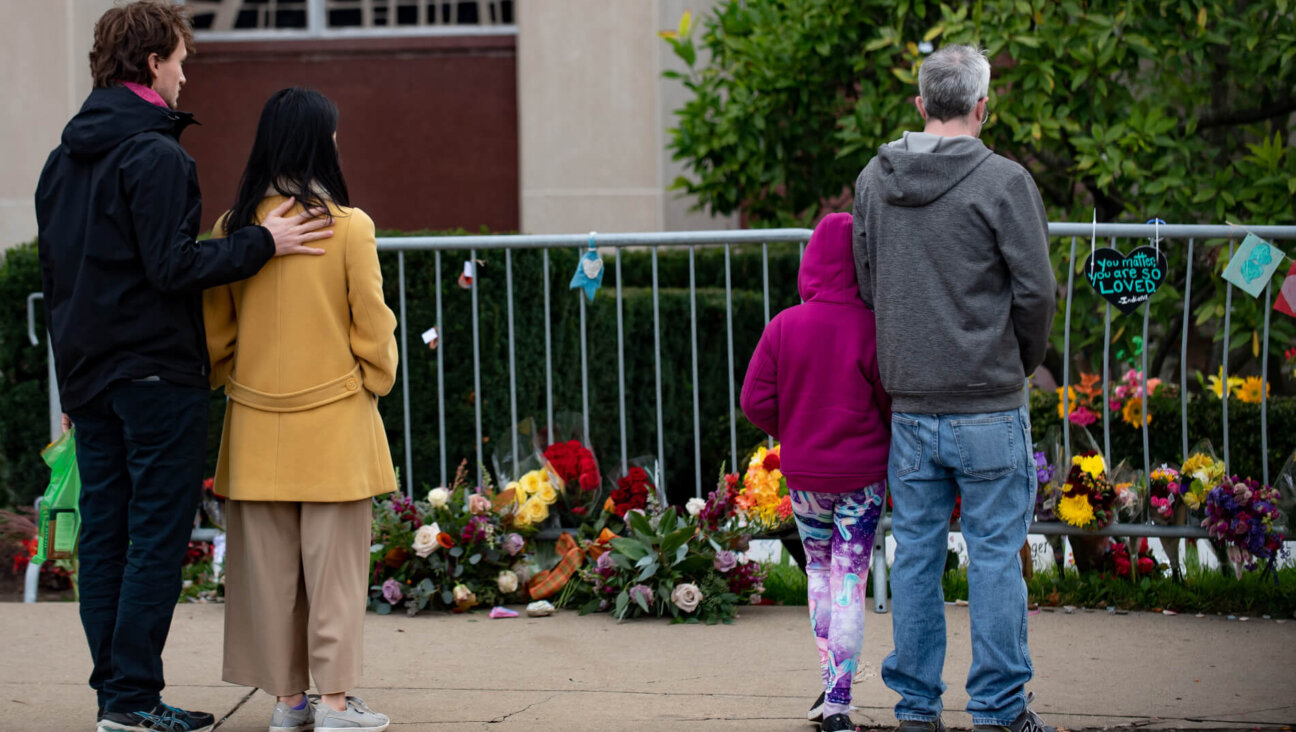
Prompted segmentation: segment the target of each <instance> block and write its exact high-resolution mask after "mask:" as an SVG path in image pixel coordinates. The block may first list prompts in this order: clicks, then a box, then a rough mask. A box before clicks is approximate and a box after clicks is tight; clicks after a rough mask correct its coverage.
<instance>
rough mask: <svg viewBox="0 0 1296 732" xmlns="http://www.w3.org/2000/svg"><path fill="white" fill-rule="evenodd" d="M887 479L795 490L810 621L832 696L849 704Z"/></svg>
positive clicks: (835, 701)
mask: <svg viewBox="0 0 1296 732" xmlns="http://www.w3.org/2000/svg"><path fill="white" fill-rule="evenodd" d="M885 491H886V484H885V483H883V482H879V483H874V484H873V485H870V486H868V487H866V488H861V489H859V490H857V491H855V492H853V493H816V492H811V491H796V490H794V491H792V510H793V511H794V512H795V514H796V523H797V530H798V531H799V532H800V534H801V543H802V544H803V545H804V546H805V552H806V575H807V576H808V577H809V600H810V622H811V625H812V626H813V628H814V634H815V643H816V644H817V645H818V646H819V666H820V672H821V674H822V675H823V683H824V692H825V697H826V701H827V702H828V703H829V704H834V705H849V704H850V699H851V681H852V679H853V678H854V675H855V672H856V671H857V670H858V669H859V655H860V648H861V647H862V646H863V644H864V588H865V580H867V579H868V570H869V558H870V557H871V556H872V554H873V535H874V533H875V532H876V531H877V525H878V518H879V517H880V516H881V514H882V501H883V498H884V496H885Z"/></svg>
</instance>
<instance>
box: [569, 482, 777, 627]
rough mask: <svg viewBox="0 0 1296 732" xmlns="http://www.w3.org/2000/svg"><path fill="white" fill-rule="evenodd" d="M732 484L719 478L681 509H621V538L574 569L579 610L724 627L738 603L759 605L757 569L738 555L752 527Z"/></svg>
mask: <svg viewBox="0 0 1296 732" xmlns="http://www.w3.org/2000/svg"><path fill="white" fill-rule="evenodd" d="M738 482H739V481H738V476H737V475H736V474H731V475H726V476H722V477H721V479H720V483H719V485H718V486H717V488H716V489H715V490H714V491H712V492H711V493H710V494H709V495H708V496H707V498H705V499H701V498H694V499H691V500H690V501H689V506H688V507H687V508H686V509H685V510H684V511H683V512H680V511H678V510H677V509H676V508H675V507H673V506H672V507H667V508H666V509H665V510H664V511H662V512H660V513H645V512H644V511H642V510H638V509H630V510H629V511H627V512H626V515H625V516H626V521H625V534H626V536H624V537H614V538H612V539H611V540H610V541H609V542H608V550H607V551H604V552H601V553H599V554H598V555H597V558H596V560H595V561H594V562H593V563H591V564H587V565H586V566H585V567H584V568H583V569H582V570H581V572H580V578H579V579H580V588H581V593H582V600H583V601H584V604H583V605H582V606H581V608H580V611H581V613H582V614H583V613H588V612H595V611H612V612H613V613H615V614H616V617H617V619H618V620H620V619H624V618H628V617H639V616H649V617H670V618H672V620H673V621H674V622H688V623H693V622H702V623H707V624H713V623H730V622H733V619H734V618H735V617H736V616H737V607H738V606H739V605H742V604H746V603H756V602H759V601H760V593H762V592H764V585H763V582H764V572H763V570H762V568H761V566H760V564H759V563H757V562H754V561H750V560H748V558H747V557H746V555H745V554H744V552H745V551H746V549H747V546H748V543H749V541H750V538H751V532H752V531H753V530H755V528H756V527H755V526H754V525H751V524H748V523H747V522H745V521H744V520H743V519H742V517H741V516H740V515H739V513H738V510H737V505H736V503H735V498H736V497H737V494H738ZM589 548H594V546H593V545H590V547H589Z"/></svg>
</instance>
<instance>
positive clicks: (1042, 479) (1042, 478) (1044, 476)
mask: <svg viewBox="0 0 1296 732" xmlns="http://www.w3.org/2000/svg"><path fill="white" fill-rule="evenodd" d="M1035 479H1036V481H1038V482H1039V484H1040V485H1044V484H1045V483H1048V482H1049V481H1051V480H1053V466H1052V465H1050V464H1049V461H1048V458H1047V457H1046V456H1045V455H1044V453H1043V452H1036V453H1035Z"/></svg>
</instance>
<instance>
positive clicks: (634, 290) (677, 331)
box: [0, 244, 1296, 505]
mask: <svg viewBox="0 0 1296 732" xmlns="http://www.w3.org/2000/svg"><path fill="white" fill-rule="evenodd" d="M769 253H770V261H769V277H770V294H771V303H770V308H769V311H770V314H771V315H773V314H775V313H777V312H778V311H779V310H781V309H783V308H785V307H788V306H790V305H792V304H795V303H796V302H797V295H796V270H797V262H798V248H797V246H796V245H795V244H772V245H770V247H769ZM576 256H577V252H576V251H575V250H551V251H550V273H549V274H550V278H549V279H550V288H551V289H550V293H551V298H552V299H551V308H552V309H551V323H552V339H553V365H554V412H555V413H556V414H559V413H564V412H577V413H578V412H580V411H581V368H580V338H579V333H580V325H579V312H578V300H577V293H576V292H573V291H571V290H568V289H567V283H568V281H569V280H570V278H571V273H572V271H574V269H575V266H576ZM434 258H435V255H434V254H432V253H430V252H417V253H413V252H412V253H407V254H406V257H405V269H406V278H407V279H406V285H407V292H406V303H407V310H408V315H407V317H408V321H409V322H408V338H409V343H408V347H409V363H408V364H407V365H408V367H409V377H410V392H411V395H412V400H411V415H410V417H411V423H412V434H413V446H412V448H413V451H414V454H413V458H414V478H415V482H416V483H417V484H419V485H423V484H430V483H435V482H437V481H438V479H439V473H440V465H439V462H440V461H439V445H438V443H437V398H436V394H437V388H436V355H435V353H434V352H432V351H430V350H428V349H427V348H426V346H424V345H423V343H422V341H421V340H420V339H419V334H420V333H421V332H422V331H423V330H425V329H426V328H428V327H430V326H432V325H434V324H436V325H440V326H441V329H442V345H441V348H442V349H443V357H444V360H445V384H446V406H445V408H446V442H447V444H446V455H447V459H448V461H449V462H450V465H449V466H447V471H448V472H449V473H450V474H451V475H452V474H453V471H454V467H455V465H456V464H457V463H458V461H459V460H460V459H461V458H465V457H466V458H468V459H469V460H472V459H473V456H474V454H475V444H474V443H475V439H476V438H475V435H474V426H473V421H474V398H475V395H474V392H473V360H472V310H471V293H470V292H468V291H465V290H462V289H460V288H459V287H458V286H457V285H456V284H455V281H456V279H457V278H458V275H459V273H460V271H462V268H463V260H464V259H466V258H467V254H466V253H452V252H446V253H443V254H442V255H441V275H442V276H441V286H442V304H443V317H442V319H441V323H437V318H436V303H435V292H436V290H435V287H436V281H435V270H434ZM478 258H479V259H481V260H483V261H484V262H485V263H486V264H485V266H484V267H482V268H480V269H479V281H478V287H479V290H478V301H479V325H480V332H479V339H480V344H481V346H480V347H481V395H482V433H483V440H484V443H485V444H484V445H483V454H484V457H485V459H486V461H487V464H488V465H489V464H490V460H491V456H492V455H493V454H494V452H495V451H496V450H500V451H501V452H507V451H508V450H510V449H511V437H510V434H511V432H510V428H511V424H510V422H511V420H510V415H509V373H508V338H507V309H506V303H505V299H504V296H503V295H504V292H505V266H504V254H503V252H500V251H481V252H478ZM512 259H513V283H514V308H515V313H514V323H515V328H516V332H517V334H518V338H517V344H516V347H517V354H516V357H517V365H518V369H517V394H518V416H519V418H520V419H525V418H527V417H534V418H536V420H537V421H538V422H542V421H543V420H544V418H545V406H546V405H545V361H544V321H543V313H544V310H543V278H542V276H541V273H542V263H541V261H542V255H541V253H540V252H538V251H522V252H514V254H513V256H512ZM695 264H696V284H697V287H698V292H697V317H698V382H699V394H700V402H701V404H700V414H701V433H702V449H701V466H702V480H703V484H704V487H706V486H707V485H708V484H709V483H710V481H711V480H713V478H714V476H715V474H716V471H717V470H718V469H719V467H720V465H721V463H722V462H727V461H729V460H730V457H729V453H730V441H729V417H728V415H729V391H728V381H727V379H726V370H727V368H728V356H727V343H726V338H725V294H724V279H725V277H724V249H723V248H722V247H699V248H698V249H697V250H696V259H695ZM382 266H383V275H384V280H385V291H386V297H387V302H388V303H389V304H390V305H391V307H392V309H393V310H398V308H399V302H400V301H399V291H398V278H397V257H396V255H394V254H384V255H382ZM651 266H652V265H651V257H650V254H649V252H648V251H646V250H634V251H625V252H623V253H622V274H623V276H624V281H625V289H624V293H623V294H624V313H623V318H624V333H625V379H626V423H627V435H626V441H627V447H628V452H629V455H630V457H635V456H639V455H653V454H655V453H656V450H657V429H656V406H655V405H656V401H655V383H654V369H653V329H652V317H653V316H652V297H651V289H650V286H651V283H652V270H651ZM607 267H608V271H607V274H606V275H605V278H604V286H603V289H602V290H601V291H600V292H599V294H598V296H597V297H596V298H595V301H594V303H593V304H592V305H590V306H588V307H587V309H586V315H587V334H588V339H587V340H588V359H589V361H588V362H589V395H590V405H591V409H590V411H591V415H590V429H591V433H592V434H591V438H592V440H593V443H594V447H595V451H596V453H597V454H598V456H599V458H600V461H601V463H602V465H603V466H604V470H605V472H608V471H609V470H610V469H612V468H613V467H614V466H615V465H616V463H617V462H618V461H619V458H620V427H619V418H618V403H617V402H618V400H617V395H618V390H617V338H616V333H617V330H616V306H615V305H616V300H615V296H614V293H615V283H616V272H615V262H614V260H613V259H612V258H611V257H608V258H607ZM658 273H659V283H660V287H661V291H660V298H659V312H660V322H661V358H662V400H663V405H662V408H663V423H664V426H665V429H664V432H665V435H664V441H665V451H666V455H667V463H668V464H667V465H666V479H667V486H668V489H669V493H670V498H671V500H672V501H674V502H682V501H683V500H684V499H686V498H687V497H690V496H692V495H693V490H694V466H695V460H694V449H693V392H692V358H691V346H690V337H691V336H690V328H689V293H688V284H689V276H688V251H687V250H681V249H676V250H665V249H663V250H661V252H660V255H659V261H658ZM731 278H732V283H733V328H734V360H735V363H734V372H735V373H734V380H735V393H736V392H737V390H738V388H739V387H740V385H741V380H742V375H743V373H744V371H745V368H746V364H747V360H748V358H749V357H750V355H751V351H752V349H753V348H754V347H755V344H756V340H757V339H758V338H759V337H760V333H761V330H762V326H763V324H764V322H765V315H764V311H765V308H764V305H763V299H762V298H763V296H762V267H761V247H759V246H745V247H737V246H735V247H734V248H733V249H732V252H731ZM39 289H40V275H39V268H38V264H37V258H36V251H35V247H34V246H33V245H30V244H28V245H23V246H20V247H15V248H13V249H10V250H8V251H7V252H5V254H4V258H3V261H2V262H0V414H3V415H4V416H3V417H2V418H0V505H4V504H22V503H29V502H30V501H31V500H32V499H33V498H34V497H35V496H36V495H38V494H39V493H40V492H41V491H42V490H43V489H44V486H45V482H46V480H47V477H48V476H47V471H46V470H45V467H44V465H43V464H42V463H41V461H40V457H39V450H40V448H41V447H43V446H44V445H45V444H46V442H48V434H47V430H48V422H47V408H46V362H45V345H44V342H43V341H42V343H41V345H39V346H34V347H33V346H31V345H30V344H29V343H28V341H27V335H26V313H25V310H24V308H25V303H26V297H27V294H28V293H29V292H34V291H37V290H39ZM401 388H402V387H401V382H400V381H399V380H398V381H397V384H396V388H395V390H394V391H393V392H392V394H391V395H390V396H389V397H388V398H386V399H384V400H383V401H382V402H381V409H382V412H383V417H384V420H385V423H386V425H387V430H388V435H389V437H390V440H391V444H392V452H393V459H394V460H395V461H396V464H397V465H399V466H403V465H404V450H405V446H404V444H403V443H404V431H403V417H402V414H401V404H402V402H401ZM735 396H736V394H735ZM223 409H224V399H223V396H222V395H221V394H219V393H213V397H212V415H211V419H212V422H211V425H212V432H211V436H210V443H211V447H212V449H211V450H210V451H209V455H210V459H212V460H213V461H214V457H215V445H216V442H217V440H218V439H219V430H220V424H221V423H220V420H221V415H222V410H223ZM1056 409H1057V407H1056V397H1055V396H1054V395H1052V394H1036V396H1035V397H1033V406H1032V413H1033V415H1034V419H1035V427H1036V432H1037V434H1043V430H1045V429H1047V427H1048V426H1049V425H1050V424H1057V423H1058V418H1057V413H1056ZM1177 410H1178V402H1177V401H1176V402H1173V403H1172V404H1170V405H1169V406H1166V405H1163V404H1159V403H1158V400H1157V399H1154V400H1153V405H1152V413H1153V426H1154V429H1153V430H1152V432H1151V437H1152V445H1153V449H1152V459H1153V460H1154V461H1156V462H1160V461H1163V460H1164V461H1169V462H1174V461H1176V460H1177V459H1178V454H1179V451H1180V443H1179V417H1178V411H1177ZM1189 417H1190V423H1189V429H1190V431H1191V434H1192V435H1194V439H1195V438H1197V437H1210V438H1211V439H1212V440H1213V441H1214V443H1215V445H1216V449H1217V450H1219V449H1222V439H1221V436H1220V432H1221V428H1220V413H1219V402H1218V400H1214V399H1210V398H1207V399H1194V400H1192V401H1191V402H1190V412H1189ZM1230 424H1231V429H1230V447H1231V453H1232V457H1233V461H1234V465H1235V466H1236V468H1237V469H1238V471H1239V472H1242V473H1246V474H1250V475H1254V476H1256V477H1258V476H1259V475H1260V471H1259V469H1258V467H1259V466H1258V456H1259V410H1258V408H1257V407H1255V406H1254V405H1245V404H1241V403H1240V402H1237V401H1234V402H1232V403H1231V405H1230ZM1163 426H1164V427H1163ZM1093 431H1094V434H1095V436H1096V437H1097V439H1098V440H1100V441H1101V439H1102V436H1101V427H1100V426H1098V427H1096V428H1095V429H1094V430H1093ZM1269 435H1270V442H1271V444H1270V457H1271V461H1273V462H1271V465H1270V475H1271V476H1272V475H1273V474H1274V473H1275V472H1276V471H1277V469H1278V468H1280V467H1281V460H1282V458H1283V456H1285V455H1286V454H1289V452H1290V451H1291V450H1292V449H1293V447H1296V445H1294V444H1293V442H1296V405H1294V403H1293V400H1291V399H1287V398H1275V399H1273V400H1271V403H1270V413H1269ZM761 439H762V435H761V433H759V432H758V431H757V430H756V429H755V428H754V427H752V426H751V425H750V424H749V423H748V422H747V421H746V420H745V419H742V418H739V421H738V446H739V451H740V452H742V451H743V450H745V449H746V448H748V447H750V446H752V445H755V444H756V443H758V442H759V441H760V440H761ZM1112 450H1113V454H1114V458H1115V459H1116V460H1119V459H1120V458H1121V457H1129V458H1130V459H1131V463H1136V464H1141V462H1142V437H1141V435H1140V434H1139V432H1138V431H1137V430H1134V429H1133V428H1131V427H1129V426H1128V425H1125V424H1123V423H1114V424H1113V428H1112Z"/></svg>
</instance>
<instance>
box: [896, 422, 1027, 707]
mask: <svg viewBox="0 0 1296 732" xmlns="http://www.w3.org/2000/svg"><path fill="white" fill-rule="evenodd" d="M888 477H889V479H890V488H891V497H892V503H893V510H892V515H891V516H892V524H891V531H892V534H893V535H894V536H895V540H896V550H895V563H894V564H893V565H892V567H891V598H892V600H891V602H892V608H893V612H894V617H893V620H892V629H893V636H894V640H895V650H894V651H892V652H891V654H890V655H889V656H887V658H886V660H885V661H883V663H882V680H883V681H884V682H885V683H886V685H887V686H888V687H889V688H890V689H891V690H892V691H894V692H896V693H898V694H899V695H900V702H899V703H898V704H896V707H895V713H896V717H897V718H898V719H901V720H918V721H932V720H935V719H936V718H938V717H939V716H940V714H941V710H942V704H941V693H942V692H944V690H945V684H944V682H942V681H941V670H942V668H943V667H944V665H945V604H944V603H945V595H944V591H943V590H942V588H941V575H942V573H943V572H944V568H945V555H946V550H947V549H946V548H947V542H948V536H949V521H950V513H951V512H952V511H953V509H954V497H955V495H956V494H958V495H962V497H963V504H962V519H961V520H962V527H963V538H964V540H965V541H966V542H967V547H968V559H969V563H968V586H969V599H968V604H969V608H968V609H969V614H970V615H971V621H972V623H971V624H972V668H971V670H970V671H969V672H968V679H967V692H968V696H969V697H970V700H969V701H968V705H967V711H968V712H970V713H971V714H972V722H973V723H974V724H999V725H1008V724H1010V723H1011V722H1012V721H1013V720H1014V719H1016V717H1017V715H1018V714H1020V713H1021V711H1022V710H1023V709H1025V707H1026V692H1025V686H1026V682H1027V681H1029V680H1030V679H1031V676H1032V675H1033V672H1034V669H1033V667H1032V666H1031V661H1030V651H1029V650H1028V649H1027V647H1026V583H1025V581H1024V580H1022V573H1021V569H1022V568H1021V558H1020V554H1019V552H1020V551H1021V547H1022V544H1023V543H1024V542H1025V541H1026V531H1027V528H1028V527H1029V526H1030V519H1031V512H1032V511H1033V510H1034V507H1035V489H1036V481H1035V471H1034V461H1033V459H1032V458H1031V439H1030V415H1029V413H1028V412H1027V410H1026V407H1021V408H1019V409H1014V410H1012V411H1007V412H989V413H984V414H941V415H935V414H905V413H896V414H894V415H892V418H891V460H890V466H889V470H888Z"/></svg>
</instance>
